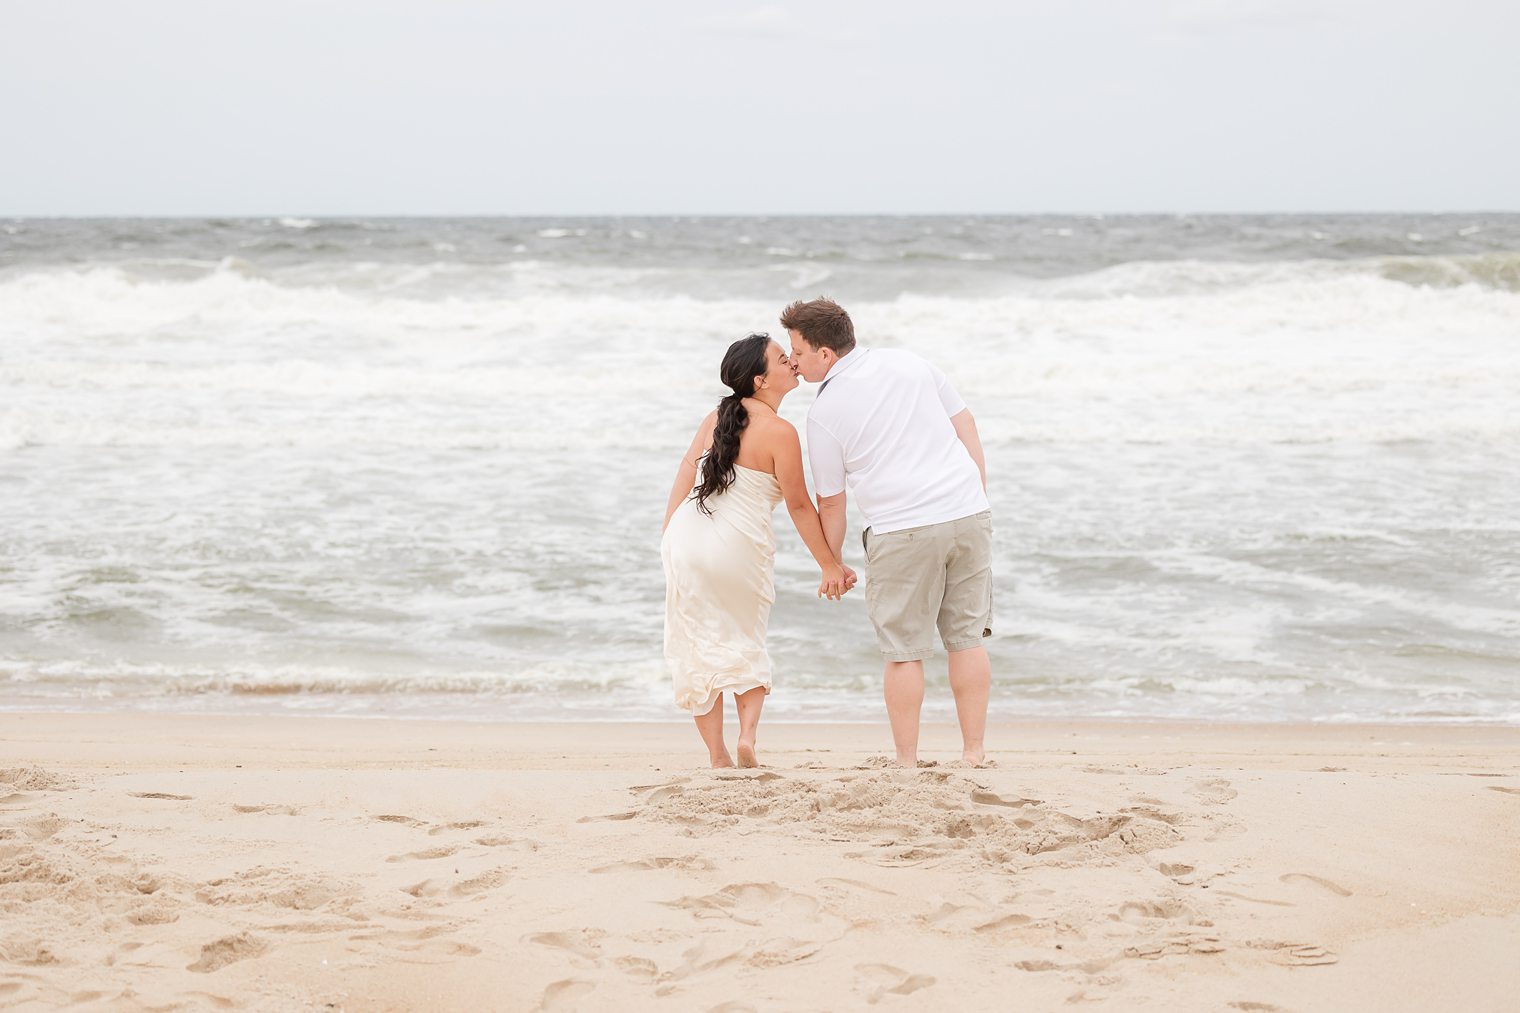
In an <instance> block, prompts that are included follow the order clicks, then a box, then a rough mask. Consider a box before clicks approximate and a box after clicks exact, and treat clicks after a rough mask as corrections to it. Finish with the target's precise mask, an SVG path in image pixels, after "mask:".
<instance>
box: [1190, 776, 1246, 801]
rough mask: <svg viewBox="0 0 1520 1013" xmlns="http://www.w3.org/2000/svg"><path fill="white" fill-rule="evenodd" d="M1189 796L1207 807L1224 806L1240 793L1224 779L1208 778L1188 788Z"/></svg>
mask: <svg viewBox="0 0 1520 1013" xmlns="http://www.w3.org/2000/svg"><path fill="white" fill-rule="evenodd" d="M1188 794H1189V795H1192V796H1193V797H1194V798H1196V799H1197V800H1198V801H1200V802H1202V803H1204V804H1205V805H1222V804H1223V803H1225V802H1228V801H1229V800H1230V799H1232V798H1234V797H1235V796H1237V795H1239V794H1240V792H1238V791H1236V790H1235V789H1234V788H1232V787H1230V782H1229V781H1226V780H1225V779H1224V778H1222V777H1208V778H1204V779H1203V780H1201V781H1194V782H1193V784H1192V786H1191V787H1190V788H1188Z"/></svg>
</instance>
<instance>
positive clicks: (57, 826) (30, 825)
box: [19, 815, 69, 841]
mask: <svg viewBox="0 0 1520 1013" xmlns="http://www.w3.org/2000/svg"><path fill="white" fill-rule="evenodd" d="M68 825H69V821H68V820H66V819H63V818H62V817H61V816H52V815H49V816H43V817H42V818H40V819H35V820H27V821H26V822H25V823H22V824H21V826H20V828H19V829H20V830H21V832H22V833H23V834H25V835H26V836H28V837H30V838H31V839H32V840H34V841H45V840H47V839H48V838H50V837H52V836H53V835H54V834H57V833H58V832H59V831H60V830H63V829H64V828H65V827H67V826H68Z"/></svg>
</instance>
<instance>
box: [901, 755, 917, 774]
mask: <svg viewBox="0 0 1520 1013" xmlns="http://www.w3.org/2000/svg"><path fill="white" fill-rule="evenodd" d="M897 765H898V766H899V767H907V768H908V769H909V770H916V769H918V757H917V756H904V755H903V754H901V753H898V754H897Z"/></svg>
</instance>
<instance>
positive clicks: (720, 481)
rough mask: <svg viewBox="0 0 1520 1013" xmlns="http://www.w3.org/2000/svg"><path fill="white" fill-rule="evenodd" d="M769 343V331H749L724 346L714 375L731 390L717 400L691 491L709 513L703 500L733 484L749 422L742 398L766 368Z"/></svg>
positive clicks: (752, 389)
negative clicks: (714, 419) (713, 421)
mask: <svg viewBox="0 0 1520 1013" xmlns="http://www.w3.org/2000/svg"><path fill="white" fill-rule="evenodd" d="M770 346H771V336H770V335H769V334H751V335H749V336H748V337H743V338H740V339H739V340H738V341H735V342H734V343H733V344H732V345H729V346H728V351H727V352H725V353H724V354H723V364H722V365H721V366H719V367H718V375H719V377H720V378H721V379H722V380H723V385H724V386H725V387H727V388H728V389H729V390H731V391H733V393H732V394H728V395H725V396H724V397H723V398H722V399H721V400H719V401H718V424H717V425H715V426H714V427H713V434H712V446H711V447H710V448H709V449H708V451H707V454H706V455H705V456H704V457H703V458H702V481H701V482H700V483H699V484H698V485H697V488H696V491H695V492H693V493H692V495H693V496H694V497H696V500H697V509H698V510H700V511H702V512H703V513H705V514H710V513H712V509H711V508H709V507H708V505H707V501H708V500H709V499H711V498H712V497H714V496H721V495H722V494H723V493H725V492H727V491H728V487H729V486H731V485H733V484H734V462H735V461H736V460H738V458H739V437H740V436H741V435H743V433H744V427H745V426H747V425H749V411H748V409H746V408H745V407H744V399H745V398H747V397H753V396H754V394H755V377H757V376H763V375H764V374H765V371H766V369H767V365H766V361H765V353H766V351H767V350H769V348H770Z"/></svg>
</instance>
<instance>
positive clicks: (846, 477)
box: [807, 345, 990, 534]
mask: <svg viewBox="0 0 1520 1013" xmlns="http://www.w3.org/2000/svg"><path fill="white" fill-rule="evenodd" d="M824 384H826V386H825V387H824V388H823V389H822V390H820V391H819V393H818V397H817V399H816V400H815V401H814V402H813V407H811V408H809V409H808V419H807V435H808V458H809V459H810V461H811V462H812V468H813V491H814V492H816V493H817V494H818V495H820V496H837V495H839V494H840V493H842V492H844V491H845V489H846V487H848V489H849V493H850V497H851V498H852V499H854V501H855V503H856V504H857V505H858V506H859V507H860V511H861V513H863V514H864V515H865V518H866V523H867V524H868V525H869V526H870V527H871V528H872V530H874V531H875V532H876V533H877V534H886V533H887V532H889V531H901V530H902V529H903V528H916V527H919V526H920V525H923V524H940V523H942V522H944V521H953V520H959V519H960V518H962V517H970V516H971V515H972V514H979V513H981V512H982V511H983V510H987V509H990V507H989V506H988V503H987V493H986V492H985V491H983V489H982V476H981V472H979V471H978V470H977V467H976V462H975V461H973V460H972V459H971V454H970V453H969V452H967V450H966V446H965V444H963V443H961V441H960V438H959V437H957V436H956V435H955V426H954V425H952V424H951V422H950V417H951V416H952V415H958V414H960V413H961V412H962V411H964V410H965V408H966V402H964V401H962V400H961V398H960V395H959V394H957V393H956V392H955V388H954V387H953V386H951V384H950V381H949V380H948V379H946V378H945V374H943V373H941V372H940V371H939V370H938V369H935V368H934V367H933V366H932V365H930V364H929V363H928V362H926V361H924V360H923V359H921V358H919V357H918V356H916V355H914V354H913V353H912V352H905V351H902V350H901V349H896V348H875V349H873V348H862V347H860V346H859V345H857V346H855V348H854V349H853V350H851V352H850V353H849V354H848V355H846V356H845V357H844V358H842V359H840V360H839V361H838V362H836V363H834V365H833V368H831V369H830V370H829V372H828V376H826V377H824Z"/></svg>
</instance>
